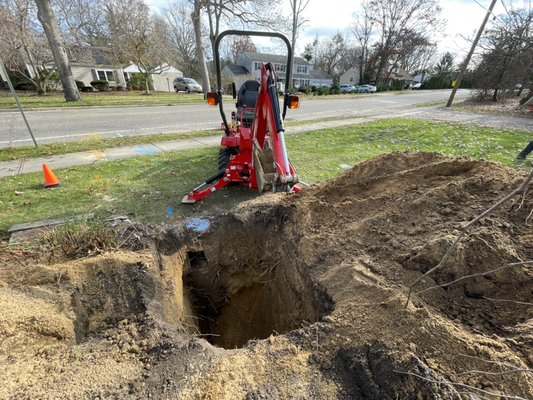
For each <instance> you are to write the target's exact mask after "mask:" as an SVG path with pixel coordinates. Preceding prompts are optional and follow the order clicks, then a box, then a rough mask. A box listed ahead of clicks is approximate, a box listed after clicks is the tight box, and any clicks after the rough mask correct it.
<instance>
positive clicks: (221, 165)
mask: <svg viewBox="0 0 533 400" xmlns="http://www.w3.org/2000/svg"><path fill="white" fill-rule="evenodd" d="M238 152H239V148H238V147H223V148H221V149H220V151H219V153H218V163H217V164H218V170H217V171H218V172H221V171H224V170H225V169H226V167H227V166H228V164H229V159H230V157H231V156H232V155H235V154H237V153H238Z"/></svg>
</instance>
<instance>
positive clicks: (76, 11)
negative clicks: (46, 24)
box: [54, 0, 109, 47]
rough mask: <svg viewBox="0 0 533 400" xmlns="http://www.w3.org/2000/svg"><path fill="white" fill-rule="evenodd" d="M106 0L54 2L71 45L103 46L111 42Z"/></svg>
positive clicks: (66, 37)
mask: <svg viewBox="0 0 533 400" xmlns="http://www.w3.org/2000/svg"><path fill="white" fill-rule="evenodd" d="M106 3H107V2H105V1H104V0H54V10H55V12H56V15H57V19H58V21H59V26H60V28H61V30H62V32H63V36H64V38H65V40H66V41H67V43H68V44H69V45H71V46H72V45H76V46H78V47H83V46H102V45H107V44H108V42H109V33H108V30H107V21H106V12H105V11H106Z"/></svg>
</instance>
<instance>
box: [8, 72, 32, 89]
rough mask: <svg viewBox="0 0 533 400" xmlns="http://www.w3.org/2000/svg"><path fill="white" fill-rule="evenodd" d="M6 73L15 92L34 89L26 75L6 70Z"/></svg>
mask: <svg viewBox="0 0 533 400" xmlns="http://www.w3.org/2000/svg"><path fill="white" fill-rule="evenodd" d="M7 73H8V75H9V78H10V79H11V83H12V84H13V88H14V89H15V90H33V89H35V85H34V84H33V83H32V81H31V80H30V78H28V77H27V76H26V75H24V74H22V73H20V72H19V71H13V70H8V71H7Z"/></svg>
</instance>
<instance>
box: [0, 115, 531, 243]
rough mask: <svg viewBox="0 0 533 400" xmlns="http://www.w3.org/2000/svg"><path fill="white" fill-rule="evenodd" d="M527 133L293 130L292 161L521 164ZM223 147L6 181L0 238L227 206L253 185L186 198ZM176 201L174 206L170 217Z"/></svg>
mask: <svg viewBox="0 0 533 400" xmlns="http://www.w3.org/2000/svg"><path fill="white" fill-rule="evenodd" d="M530 136H531V133H530V132H525V131H511V130H497V129H490V128H482V127H472V126H466V125H458V124H447V123H434V122H427V121H421V120H414V119H389V120H380V121H376V122H371V123H364V124H358V125H352V126H344V127H339V128H334V129H324V130H321V131H314V132H307V133H302V134H297V135H288V136H287V138H286V140H287V147H288V150H289V155H290V157H291V161H292V163H293V164H294V166H295V167H296V169H297V171H298V175H299V176H300V177H301V179H302V180H303V181H305V182H307V183H315V182H322V181H325V180H327V179H331V178H334V177H335V176H337V175H338V174H339V173H340V172H342V171H343V170H344V168H346V165H350V166H352V165H355V164H357V163H358V162H360V161H363V160H366V159H368V158H371V157H373V156H376V155H378V154H382V153H388V152H391V151H396V150H421V151H422V150H423V151H438V152H442V153H444V154H448V155H452V156H463V155H466V156H471V157H474V158H478V159H479V158H484V159H489V160H494V161H499V162H502V163H504V164H507V165H511V166H516V167H521V166H525V164H524V163H518V164H515V161H514V159H515V157H516V155H517V154H518V152H519V151H520V150H521V149H522V147H523V146H525V144H526V143H527V142H528V141H529V140H530V139H531V138H530ZM217 154H218V148H216V147H213V148H208V149H205V148H204V149H195V150H188V151H182V152H176V153H167V154H161V155H157V156H146V157H138V158H131V159H126V160H121V161H115V162H106V163H98V164H94V165H90V166H80V167H73V168H66V169H61V170H57V171H55V172H56V174H57V175H58V176H59V178H60V179H61V181H62V184H61V187H59V188H56V189H52V190H45V189H43V188H42V174H40V173H35V174H28V175H21V176H16V177H10V178H4V179H1V180H0V184H1V186H2V191H1V192H0V237H5V236H6V235H7V233H6V232H7V229H8V228H9V227H10V226H11V225H13V224H17V223H23V222H30V221H35V220H40V219H46V218H53V217H61V216H68V215H76V214H83V213H87V212H95V213H97V214H103V215H108V214H127V215H130V216H131V217H133V218H135V219H138V220H140V221H144V222H150V223H154V224H161V223H169V222H176V220H178V219H180V218H182V217H183V216H188V215H198V214H201V213H206V212H209V213H210V212H213V211H216V210H217V209H218V210H223V209H227V208H228V207H231V206H232V205H235V204H237V203H238V202H240V201H242V200H243V199H248V198H251V197H254V196H255V195H256V193H255V192H253V191H248V190H245V189H241V188H239V187H233V188H230V189H229V190H222V191H220V192H216V193H214V194H213V195H212V196H209V197H208V198H206V199H205V200H203V201H201V202H199V203H196V204H194V205H183V204H181V203H180V201H181V198H182V197H183V196H184V195H185V194H186V193H187V192H188V191H189V190H190V189H191V188H193V187H194V186H196V185H197V184H198V183H200V182H202V181H203V180H205V179H206V178H207V177H209V176H211V175H212V174H213V173H214V172H215V170H216V159H217ZM169 207H172V208H173V210H172V212H171V213H170V216H169V217H167V213H168V211H169Z"/></svg>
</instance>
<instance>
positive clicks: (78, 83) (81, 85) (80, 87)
mask: <svg viewBox="0 0 533 400" xmlns="http://www.w3.org/2000/svg"><path fill="white" fill-rule="evenodd" d="M75 82H76V87H77V88H78V90H79V91H80V92H87V91H89V89H91V88H89V87H87V86H85V83H83V81H78V80H77V81H75Z"/></svg>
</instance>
